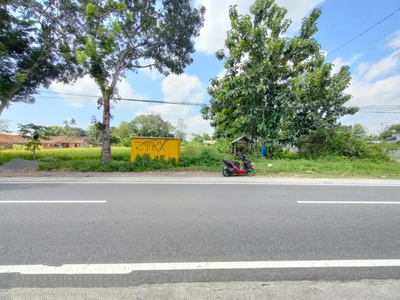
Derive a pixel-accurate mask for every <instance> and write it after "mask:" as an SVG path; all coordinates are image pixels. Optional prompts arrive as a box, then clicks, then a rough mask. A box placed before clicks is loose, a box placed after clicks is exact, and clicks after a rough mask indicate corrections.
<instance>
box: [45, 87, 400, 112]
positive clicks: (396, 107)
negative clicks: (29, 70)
mask: <svg viewBox="0 0 400 300" xmlns="http://www.w3.org/2000/svg"><path fill="white" fill-rule="evenodd" d="M41 92H44V93H49V94H57V95H59V96H69V97H71V99H73V100H84V99H85V98H100V96H95V95H87V94H79V93H74V92H70V91H68V92H67V93H63V94H60V93H57V92H52V91H41ZM41 98H44V99H56V100H59V99H60V100H63V98H60V97H52V96H42V97H41ZM113 100H117V101H129V102H143V103H156V104H171V105H186V106H209V105H208V104H206V103H200V102H187V101H186V102H185V101H183V102H178V101H163V100H146V99H135V98H114V99H113ZM213 106H214V107H227V108H262V106H256V105H240V104H238V105H230V104H213ZM306 108H309V109H315V108H320V106H315V107H304V109H306ZM358 108H360V111H359V112H360V113H400V105H386V106H374V105H369V106H368V105H367V106H358ZM381 110H384V111H381Z"/></svg>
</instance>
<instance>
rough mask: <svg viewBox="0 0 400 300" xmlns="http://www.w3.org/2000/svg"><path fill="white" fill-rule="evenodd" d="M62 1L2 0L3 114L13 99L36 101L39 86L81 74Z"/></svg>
mask: <svg viewBox="0 0 400 300" xmlns="http://www.w3.org/2000/svg"><path fill="white" fill-rule="evenodd" d="M60 2H62V1H59V2H58V1H39V0H38V1H33V0H10V1H2V2H1V3H0V115H1V114H2V112H3V111H4V110H5V109H6V108H8V107H10V106H11V105H12V104H13V103H34V102H35V98H34V94H35V93H36V91H37V89H38V88H39V87H48V86H49V85H50V84H51V82H52V81H54V80H58V81H61V82H64V83H67V82H71V81H73V80H74V79H75V78H76V77H77V76H79V75H80V74H82V68H80V67H78V65H77V64H76V59H74V56H73V55H71V52H70V47H69V43H68V38H69V34H68V33H66V32H68V29H69V28H70V27H69V26H68V25H67V24H66V23H65V22H64V20H66V16H67V14H66V13H65V10H63V9H61V7H62V4H61V3H60ZM53 6H58V7H59V8H60V10H56V9H54V8H52V7H53ZM71 28H72V27H71Z"/></svg>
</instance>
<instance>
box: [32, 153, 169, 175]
mask: <svg viewBox="0 0 400 300" xmlns="http://www.w3.org/2000/svg"><path fill="white" fill-rule="evenodd" d="M174 165H176V161H175V159H169V160H164V159H163V158H162V157H160V158H158V157H156V158H155V159H151V158H150V157H149V156H148V155H144V156H138V157H136V159H135V161H134V162H133V163H131V162H127V161H115V160H113V161H111V162H110V163H107V164H102V163H101V162H100V161H99V160H85V161H62V160H60V159H54V158H50V159H42V160H40V162H39V170H42V171H51V170H59V169H64V170H71V171H80V172H143V171H151V170H162V169H163V170H165V169H170V168H172V167H174Z"/></svg>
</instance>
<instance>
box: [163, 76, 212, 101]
mask: <svg viewBox="0 0 400 300" xmlns="http://www.w3.org/2000/svg"><path fill="white" fill-rule="evenodd" d="M161 90H162V92H163V93H164V100H165V101H173V102H203V98H204V91H205V90H204V87H203V85H202V84H201V82H200V79H199V78H198V77H197V76H193V75H187V74H182V75H174V74H172V75H169V76H168V77H165V79H164V80H163V81H162V83H161Z"/></svg>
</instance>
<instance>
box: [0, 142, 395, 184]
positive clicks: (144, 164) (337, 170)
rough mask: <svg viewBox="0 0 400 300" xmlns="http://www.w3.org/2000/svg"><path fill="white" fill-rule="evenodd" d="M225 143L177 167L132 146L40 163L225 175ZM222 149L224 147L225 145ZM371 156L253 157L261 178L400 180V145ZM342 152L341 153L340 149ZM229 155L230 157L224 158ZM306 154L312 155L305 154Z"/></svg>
mask: <svg viewBox="0 0 400 300" xmlns="http://www.w3.org/2000/svg"><path fill="white" fill-rule="evenodd" d="M224 143H225V144H226V143H228V144H229V142H228V141H225V140H224V141H222V142H221V141H220V142H219V143H217V144H216V145H212V146H208V145H201V144H199V143H197V142H193V143H192V144H191V143H189V144H188V145H187V146H183V147H182V150H181V158H180V160H179V162H178V163H176V162H175V161H174V160H169V161H165V160H163V159H162V158H159V159H155V160H152V159H150V158H149V157H138V158H137V159H136V160H135V161H134V162H133V163H131V162H130V150H131V149H130V148H129V147H113V149H112V159H111V162H110V163H107V164H102V163H101V162H100V160H99V158H100V155H101V149H100V148H81V149H79V148H76V149H54V150H40V151H38V152H37V156H36V159H37V161H38V162H39V170H41V171H78V172H144V171H203V172H220V171H221V160H222V159H223V158H231V159H233V156H231V155H230V154H228V153H226V152H228V151H222V152H221V151H219V150H221V149H222V150H226V147H225V148H224V147H223V144H224ZM221 144H222V145H221ZM365 147H366V148H365V151H366V153H369V155H370V156H369V157H362V158H357V157H347V156H340V155H328V153H324V154H323V155H321V156H320V157H318V158H314V159H313V158H307V157H304V154H303V152H300V153H290V152H288V151H284V150H282V151H281V152H279V153H277V155H276V157H275V158H273V159H266V158H264V157H257V156H256V155H249V157H250V159H251V160H252V162H253V166H254V169H255V171H256V174H257V175H264V176H274V177H275V176H276V177H279V176H290V177H348V178H350V177H353V178H398V179H400V164H399V163H398V162H395V161H394V160H393V159H392V158H391V157H389V156H388V155H387V154H386V151H387V150H389V151H393V150H396V149H398V150H400V145H399V144H378V145H367V144H365ZM336 150H337V149H336ZM224 152H225V153H224ZM305 153H307V152H305ZM14 158H22V159H32V154H31V153H30V152H28V151H25V150H3V151H0V163H5V162H8V161H10V160H11V159H14Z"/></svg>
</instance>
